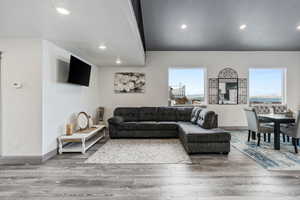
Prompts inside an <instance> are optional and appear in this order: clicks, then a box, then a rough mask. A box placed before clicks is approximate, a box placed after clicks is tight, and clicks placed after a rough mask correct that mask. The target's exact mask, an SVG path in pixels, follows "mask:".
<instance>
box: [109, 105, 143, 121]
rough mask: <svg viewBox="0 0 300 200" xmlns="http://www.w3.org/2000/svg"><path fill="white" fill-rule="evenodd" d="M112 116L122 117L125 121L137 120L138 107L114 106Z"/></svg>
mask: <svg viewBox="0 0 300 200" xmlns="http://www.w3.org/2000/svg"><path fill="white" fill-rule="evenodd" d="M114 116H119V117H122V118H123V120H124V121H125V122H132V121H138V120H139V108H134V107H127V108H126V107H122V108H116V109H115V111H114Z"/></svg>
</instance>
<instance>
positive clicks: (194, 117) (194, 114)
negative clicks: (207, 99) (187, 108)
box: [190, 107, 203, 124]
mask: <svg viewBox="0 0 300 200" xmlns="http://www.w3.org/2000/svg"><path fill="white" fill-rule="evenodd" d="M202 109H203V108H199V107H194V108H193V110H192V112H191V116H190V121H191V122H192V123H193V124H196V123H197V119H198V116H199V114H200V112H201V110H202Z"/></svg>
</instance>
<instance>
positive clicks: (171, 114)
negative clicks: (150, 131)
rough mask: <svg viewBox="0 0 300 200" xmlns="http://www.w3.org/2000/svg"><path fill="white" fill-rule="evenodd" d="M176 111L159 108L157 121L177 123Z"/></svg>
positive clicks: (172, 108)
mask: <svg viewBox="0 0 300 200" xmlns="http://www.w3.org/2000/svg"><path fill="white" fill-rule="evenodd" d="M176 111H177V108H174V107H158V108H157V121H177V116H176Z"/></svg>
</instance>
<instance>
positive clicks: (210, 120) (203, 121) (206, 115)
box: [197, 109, 216, 129]
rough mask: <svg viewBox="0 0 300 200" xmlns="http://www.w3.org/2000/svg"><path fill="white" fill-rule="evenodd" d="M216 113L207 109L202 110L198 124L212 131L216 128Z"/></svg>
mask: <svg viewBox="0 0 300 200" xmlns="http://www.w3.org/2000/svg"><path fill="white" fill-rule="evenodd" d="M215 115H216V114H215V112H214V111H210V110H207V109H203V110H201V112H200V114H199V116H198V119H197V124H198V125H199V126H200V127H202V128H205V129H211V128H214V127H213V126H214V124H215Z"/></svg>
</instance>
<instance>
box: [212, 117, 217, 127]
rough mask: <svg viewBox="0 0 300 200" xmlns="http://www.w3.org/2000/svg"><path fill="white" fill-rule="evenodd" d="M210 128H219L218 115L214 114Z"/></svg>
mask: <svg viewBox="0 0 300 200" xmlns="http://www.w3.org/2000/svg"><path fill="white" fill-rule="evenodd" d="M212 127H213V128H218V127H219V124H218V115H217V114H215V117H214V120H213V124H212Z"/></svg>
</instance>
